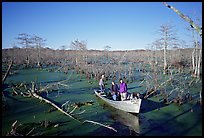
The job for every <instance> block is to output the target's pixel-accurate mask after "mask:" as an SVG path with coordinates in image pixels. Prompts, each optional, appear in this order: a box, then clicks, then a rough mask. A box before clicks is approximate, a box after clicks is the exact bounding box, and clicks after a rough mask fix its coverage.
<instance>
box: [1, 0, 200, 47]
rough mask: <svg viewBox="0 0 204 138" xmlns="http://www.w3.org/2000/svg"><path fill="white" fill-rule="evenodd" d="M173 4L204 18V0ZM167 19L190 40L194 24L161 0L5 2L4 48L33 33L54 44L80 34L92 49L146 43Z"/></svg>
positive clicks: (3, 15)
mask: <svg viewBox="0 0 204 138" xmlns="http://www.w3.org/2000/svg"><path fill="white" fill-rule="evenodd" d="M168 4H170V5H172V6H174V7H175V8H177V9H178V10H180V11H182V13H184V14H185V15H188V16H189V17H190V18H192V19H193V20H196V18H200V19H202V2H168ZM166 23H170V24H172V25H174V26H175V30H177V34H178V35H177V36H178V37H179V38H181V39H184V40H186V41H188V40H189V35H190V33H189V32H188V31H187V30H186V28H187V26H188V25H189V24H188V23H187V22H185V21H184V20H183V19H181V18H180V17H179V16H178V15H177V14H176V13H175V12H173V11H172V10H170V9H168V8H167V7H165V6H164V5H163V4H162V3H161V2H127V3H126V2H59V3H58V2H3V3H2V48H8V47H12V44H13V43H16V44H17V40H16V39H15V38H16V37H17V36H18V34H20V33H27V34H30V35H32V34H35V35H38V36H40V37H42V38H44V39H46V40H47V41H46V44H47V45H46V46H47V47H50V48H53V49H57V48H60V46H62V45H67V46H69V45H70V43H71V41H74V40H76V39H78V40H85V41H87V48H88V49H98V50H102V49H104V46H106V45H109V46H110V47H111V50H133V49H144V48H146V47H147V44H149V43H151V42H153V41H154V40H155V39H156V38H158V37H159V36H158V35H157V34H156V33H155V32H156V31H157V30H158V29H159V27H160V25H162V24H166Z"/></svg>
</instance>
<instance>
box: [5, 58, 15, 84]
mask: <svg viewBox="0 0 204 138" xmlns="http://www.w3.org/2000/svg"><path fill="white" fill-rule="evenodd" d="M12 65H13V61H11V63H10V65H9V67H8V69H7V71H6V74H5V75H4V77H3V79H2V84H3V83H4V81H5V80H6V78H7V76H8V74H9V72H10V70H11V66H12Z"/></svg>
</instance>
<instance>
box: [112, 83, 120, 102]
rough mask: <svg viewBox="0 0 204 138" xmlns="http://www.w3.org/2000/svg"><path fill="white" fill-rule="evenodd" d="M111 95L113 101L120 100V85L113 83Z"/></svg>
mask: <svg viewBox="0 0 204 138" xmlns="http://www.w3.org/2000/svg"><path fill="white" fill-rule="evenodd" d="M111 95H112V97H113V100H115V101H116V100H119V94H118V85H117V84H116V83H115V82H114V81H112V85H111Z"/></svg>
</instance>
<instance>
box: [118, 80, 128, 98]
mask: <svg viewBox="0 0 204 138" xmlns="http://www.w3.org/2000/svg"><path fill="white" fill-rule="evenodd" d="M119 92H120V96H121V100H122V101H124V100H125V99H126V96H127V84H126V83H125V82H124V81H123V80H122V79H120V90H119Z"/></svg>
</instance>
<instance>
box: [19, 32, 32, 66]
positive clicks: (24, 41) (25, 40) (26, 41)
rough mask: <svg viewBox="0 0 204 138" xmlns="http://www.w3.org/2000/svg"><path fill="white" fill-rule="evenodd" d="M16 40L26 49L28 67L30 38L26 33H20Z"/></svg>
mask: <svg viewBox="0 0 204 138" xmlns="http://www.w3.org/2000/svg"><path fill="white" fill-rule="evenodd" d="M17 40H18V41H19V42H18V43H19V44H21V45H23V47H25V48H26V54H27V55H26V63H27V65H29V63H30V59H29V53H28V48H29V47H30V44H31V43H32V41H31V36H30V35H28V34H26V33H21V34H19V35H18V37H17Z"/></svg>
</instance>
